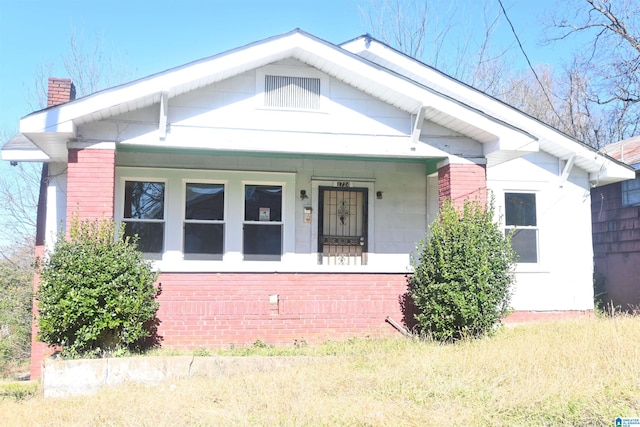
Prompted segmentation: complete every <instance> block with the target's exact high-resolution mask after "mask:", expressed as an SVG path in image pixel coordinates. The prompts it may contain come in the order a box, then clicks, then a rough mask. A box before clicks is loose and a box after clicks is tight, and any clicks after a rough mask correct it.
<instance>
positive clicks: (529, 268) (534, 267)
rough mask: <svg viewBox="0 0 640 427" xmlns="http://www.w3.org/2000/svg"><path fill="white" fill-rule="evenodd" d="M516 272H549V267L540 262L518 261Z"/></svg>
mask: <svg viewBox="0 0 640 427" xmlns="http://www.w3.org/2000/svg"><path fill="white" fill-rule="evenodd" d="M515 272H516V273H549V272H550V271H549V269H548V268H546V266H545V265H544V264H540V263H518V264H516V269H515Z"/></svg>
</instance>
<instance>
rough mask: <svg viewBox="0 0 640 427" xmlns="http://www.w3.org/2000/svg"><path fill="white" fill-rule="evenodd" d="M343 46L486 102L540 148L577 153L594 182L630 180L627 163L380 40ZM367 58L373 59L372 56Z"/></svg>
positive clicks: (499, 145) (502, 143)
mask: <svg viewBox="0 0 640 427" xmlns="http://www.w3.org/2000/svg"><path fill="white" fill-rule="evenodd" d="M341 48H343V49H345V50H347V51H349V52H352V53H354V54H356V55H362V54H363V52H369V53H371V54H373V55H374V56H377V57H378V58H381V59H382V60H383V61H380V62H384V63H385V64H393V65H396V66H397V71H399V72H402V73H403V74H404V73H405V72H406V74H407V75H408V76H412V77H413V78H416V79H418V80H417V81H418V82H420V83H425V82H429V83H431V84H433V85H434V86H435V88H436V89H437V88H440V89H441V90H442V91H443V92H444V93H446V94H451V95H452V96H455V97H456V98H460V100H461V101H462V102H465V101H466V102H468V103H469V104H470V105H482V106H483V108H484V111H485V112H486V113H487V114H490V115H493V116H495V117H496V118H498V119H500V120H505V121H507V122H508V123H510V124H513V125H514V126H517V127H518V128H520V129H522V130H523V131H525V132H528V133H531V134H533V135H534V136H535V137H537V138H538V139H539V141H540V143H539V146H540V147H539V148H540V149H542V150H544V151H547V150H549V151H551V152H554V153H558V154H556V155H558V156H559V158H564V159H567V158H570V157H571V156H572V155H576V156H577V160H579V162H578V163H580V164H582V165H583V168H586V170H587V172H590V174H591V176H592V178H591V181H592V182H598V181H600V182H602V181H603V180H607V181H610V180H612V179H614V180H617V181H620V180H622V179H629V178H628V177H629V173H628V171H627V170H626V168H625V167H624V166H622V165H618V164H616V163H615V162H612V161H611V160H609V159H607V158H605V157H604V156H601V155H599V154H598V153H596V152H595V151H593V150H591V149H589V148H588V147H586V146H584V145H583V144H582V143H580V142H578V141H576V140H574V139H571V138H569V137H567V136H566V135H564V134H562V133H561V132H559V131H557V130H555V129H553V128H551V127H549V126H547V125H545V124H544V123H541V122H539V121H538V120H536V119H534V118H532V117H529V116H528V115H526V114H524V113H522V112H521V111H518V110H517V109H515V108H513V107H511V106H509V105H507V104H504V103H502V102H500V101H499V100H497V99H494V98H492V97H491V96H489V95H487V94H485V93H483V92H481V91H478V90H476V89H474V88H472V87H469V86H467V85H466V84H464V83H462V82H460V81H457V80H456V79H454V78H452V77H449V76H447V75H445V74H443V73H441V72H439V71H437V70H434V69H433V68H431V67H428V66H426V65H424V64H421V63H420V62H418V61H416V60H415V59H413V58H410V57H408V56H406V55H404V54H402V53H400V52H397V51H395V50H394V49H392V48H389V47H388V46H385V45H384V44H382V43H379V42H377V41H376V40H367V39H366V38H364V37H361V38H358V39H355V40H352V41H350V42H347V43H345V44H343V45H341ZM363 56H364V55H363ZM367 57H369V58H370V56H367ZM370 59H371V58H370ZM519 145H520V142H518V141H516V140H512V139H508V138H504V139H503V138H500V139H499V140H497V141H494V142H493V143H490V144H489V145H488V146H485V148H484V150H485V155H490V154H491V153H493V152H496V151H498V150H502V149H504V150H512V149H514V148H513V147H514V146H515V147H518V146H519ZM534 145H535V144H534V142H531V143H530V144H525V145H522V147H523V149H524V150H525V151H526V150H530V149H531V150H532V151H536V148H535V147H534ZM559 153H562V154H559Z"/></svg>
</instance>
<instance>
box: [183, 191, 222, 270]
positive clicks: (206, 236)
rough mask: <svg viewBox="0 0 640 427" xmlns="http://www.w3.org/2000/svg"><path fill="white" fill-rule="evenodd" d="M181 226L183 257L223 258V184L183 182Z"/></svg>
mask: <svg viewBox="0 0 640 427" xmlns="http://www.w3.org/2000/svg"><path fill="white" fill-rule="evenodd" d="M183 229H184V234H183V253H184V258H185V259H213V260H221V259H222V255H223V253H224V184H210V183H193V182H187V183H186V184H185V209H184V224H183Z"/></svg>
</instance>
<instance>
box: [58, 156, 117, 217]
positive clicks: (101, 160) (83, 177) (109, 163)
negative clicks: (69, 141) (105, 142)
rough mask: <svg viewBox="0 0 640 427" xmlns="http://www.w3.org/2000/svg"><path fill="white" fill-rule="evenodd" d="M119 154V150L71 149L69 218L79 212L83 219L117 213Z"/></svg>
mask: <svg viewBox="0 0 640 427" xmlns="http://www.w3.org/2000/svg"><path fill="white" fill-rule="evenodd" d="M115 157H116V153H115V150H105V149H69V167H68V170H67V222H68V221H70V220H71V219H72V218H74V217H75V216H77V217H78V218H79V219H99V218H112V217H113V210H114V200H115V193H114V191H115V174H116V168H115ZM67 225H68V224H67Z"/></svg>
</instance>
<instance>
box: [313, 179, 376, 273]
mask: <svg viewBox="0 0 640 427" xmlns="http://www.w3.org/2000/svg"><path fill="white" fill-rule="evenodd" d="M319 202H320V203H319V205H320V207H319V212H318V217H319V219H320V224H319V230H318V263H319V264H327V265H328V264H331V265H366V264H367V240H368V239H367V189H366V188H329V187H320V200H319Z"/></svg>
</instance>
